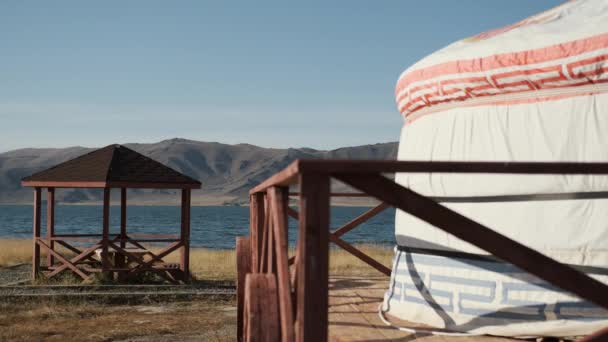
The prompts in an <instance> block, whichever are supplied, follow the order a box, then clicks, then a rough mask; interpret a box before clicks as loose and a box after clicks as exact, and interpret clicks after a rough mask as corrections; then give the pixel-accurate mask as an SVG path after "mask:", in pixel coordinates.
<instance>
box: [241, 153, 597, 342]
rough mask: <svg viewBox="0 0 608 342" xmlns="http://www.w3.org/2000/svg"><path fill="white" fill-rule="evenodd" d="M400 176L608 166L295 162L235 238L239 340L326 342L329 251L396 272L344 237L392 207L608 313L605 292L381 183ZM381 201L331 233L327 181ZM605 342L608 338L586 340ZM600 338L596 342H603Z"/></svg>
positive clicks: (265, 192)
mask: <svg viewBox="0 0 608 342" xmlns="http://www.w3.org/2000/svg"><path fill="white" fill-rule="evenodd" d="M389 172H390V173H393V172H425V173H427V172H447V173H511V174H608V163H506V162H505V163H500V162H469V163H462V162H405V161H345V160H298V161H296V162H294V163H292V164H291V165H289V166H288V167H287V168H286V169H284V170H283V171H281V172H279V173H277V174H275V175H274V176H272V177H270V178H269V179H268V180H266V181H264V182H263V183H261V184H260V185H258V186H257V187H255V188H254V189H252V190H251V192H250V235H249V237H242V238H238V239H237V258H238V265H237V267H238V280H237V295H238V339H239V340H242V341H273V340H282V341H293V340H297V341H325V340H327V337H328V336H327V333H328V331H327V327H328V312H327V309H328V268H329V267H328V264H329V263H328V254H329V248H328V246H329V243H330V242H333V243H335V244H336V245H338V246H340V247H342V248H344V249H345V250H347V251H349V252H350V253H352V254H353V255H355V256H356V257H358V258H359V259H361V260H363V261H364V262H366V263H368V264H369V265H370V266H372V267H374V268H375V269H377V270H379V271H380V272H382V273H385V274H390V269H388V268H387V267H386V266H384V265H382V264H380V263H379V262H377V261H376V260H373V259H372V258H371V257H369V256H367V255H366V254H365V253H363V252H361V251H360V250H358V249H357V248H356V247H354V246H352V245H350V244H348V243H347V242H345V241H344V240H342V239H341V236H342V235H343V234H345V233H346V232H348V231H350V230H352V229H353V228H355V227H356V226H358V225H359V224H361V223H362V222H364V221H366V220H368V219H369V218H371V217H373V216H374V215H376V214H378V213H379V212H381V211H382V210H384V209H385V208H387V207H389V206H392V207H395V208H398V209H401V210H403V211H405V212H408V213H409V214H411V215H413V216H416V217H418V218H419V219H421V220H424V221H426V222H428V223H430V224H433V225H434V226H436V227H438V228H439V229H442V230H444V231H446V232H448V233H450V234H452V235H454V236H456V237H458V238H460V239H462V240H464V241H467V242H469V243H471V244H472V245H475V246H477V247H479V248H481V249H484V250H486V251H488V252H490V253H491V254H493V255H494V256H496V257H498V258H500V259H502V260H503V261H505V262H509V263H512V264H514V265H515V266H518V267H519V268H521V269H523V270H525V271H527V272H529V273H531V274H534V275H535V276H537V277H539V278H541V279H543V280H545V281H547V282H549V283H551V284H553V285H555V286H557V287H560V288H562V289H564V290H566V291H569V292H571V293H573V294H575V295H577V296H579V297H580V298H582V299H585V300H588V301H590V302H592V303H595V304H596V305H598V306H600V307H603V308H608V296H607V295H606V294H607V293H608V286H606V285H604V284H602V283H601V282H599V281H597V280H595V279H593V278H591V277H589V276H587V275H586V274H584V273H581V272H579V271H577V270H575V269H573V268H572V267H569V266H567V265H563V264H561V263H559V262H557V261H555V260H553V259H551V258H549V257H547V256H545V255H543V254H541V253H539V252H537V251H535V250H533V249H530V248H528V247H526V246H524V245H522V244H520V243H518V242H516V241H514V240H511V239H510V238H507V237H506V236H504V235H501V234H499V233H497V232H495V231H493V230H491V229H489V228H487V227H485V226H483V225H481V224H479V223H477V222H475V221H473V220H471V219H468V218H467V217H464V216H462V215H460V214H458V213H456V212H454V211H452V210H450V209H448V208H446V207H444V206H442V205H441V204H438V203H437V202H436V201H434V200H433V199H430V198H427V197H425V196H422V195H420V194H418V193H416V192H414V191H412V190H410V189H407V188H405V187H403V186H401V185H399V184H396V183H395V182H394V181H393V180H390V179H388V178H386V177H384V176H383V174H384V173H389ZM332 178H333V179H337V180H339V181H341V182H343V183H346V184H347V185H350V186H352V187H353V188H355V189H357V190H359V191H362V193H360V194H356V195H354V194H334V195H335V196H353V195H354V196H372V197H374V198H376V199H377V200H379V201H380V202H381V204H380V205H378V206H376V207H374V208H372V209H371V210H369V211H368V212H366V213H364V214H363V215H361V216H359V217H357V218H355V219H353V220H352V221H351V222H349V223H347V224H346V225H344V226H343V227H341V228H339V229H337V230H336V231H334V232H330V227H329V215H330V197H331V196H332V194H331V193H330V180H331V179H332ZM295 184H299V189H300V190H299V193H295V194H292V195H295V196H297V197H298V199H299V201H298V207H299V210H298V211H296V210H294V209H291V208H290V207H289V196H290V193H289V188H290V186H293V185H295ZM288 216H291V217H294V218H297V219H298V221H299V222H298V238H297V245H296V253H295V256H294V257H292V258H289V255H288ZM594 338H600V339H601V338H608V331H602V332H598V333H596V334H594V335H592V336H589V337H588V339H594ZM598 340H599V339H598Z"/></svg>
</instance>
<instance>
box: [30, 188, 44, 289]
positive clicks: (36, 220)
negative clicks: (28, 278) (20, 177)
mask: <svg viewBox="0 0 608 342" xmlns="http://www.w3.org/2000/svg"><path fill="white" fill-rule="evenodd" d="M41 195H42V194H41V190H40V188H35V189H34V217H33V220H32V223H33V234H32V235H33V242H34V250H33V253H32V279H33V280H35V279H36V278H37V277H38V274H40V246H39V245H38V243H37V242H36V241H37V240H38V238H40V222H41V216H40V207H41V198H40V196H41Z"/></svg>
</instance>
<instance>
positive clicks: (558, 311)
mask: <svg viewBox="0 0 608 342" xmlns="http://www.w3.org/2000/svg"><path fill="white" fill-rule="evenodd" d="M396 98H397V104H398V108H399V111H400V112H401V114H402V115H403V117H404V119H405V123H404V126H403V128H402V132H401V138H400V145H399V153H398V159H399V160H419V161H420V160H424V161H436V160H442V161H536V162H538V161H563V162H606V161H608V1H606V0H587V1H585V0H581V1H569V2H567V3H565V4H563V5H561V6H559V7H557V8H554V9H552V10H549V11H547V12H544V13H541V14H539V15H536V16H533V17H531V18H528V19H526V20H523V21H521V22H519V23H516V24H514V25H511V26H508V27H504V28H501V29H497V30H493V31H490V32H486V33H482V34H479V35H477V36H474V37H470V38H467V39H464V40H462V41H459V42H456V43H454V44H452V45H449V46H448V47H446V48H444V49H442V50H439V51H438V52H436V53H433V54H431V55H430V56H428V57H426V58H424V59H422V60H421V61H420V62H418V63H416V64H415V65H414V66H412V67H410V68H409V69H407V70H406V71H405V72H403V74H402V75H401V77H400V78H399V80H398V83H397V87H396ZM396 181H397V182H398V183H399V184H401V185H403V186H406V187H408V188H410V189H412V190H414V191H416V192H418V193H421V194H423V195H425V196H431V197H433V198H435V199H436V200H437V201H439V202H440V203H442V204H443V205H445V206H447V207H449V208H451V209H453V210H455V211H457V212H459V213H461V214H463V215H465V216H467V217H469V218H472V219H473V220H475V221H477V222H480V223H482V224H484V225H486V226H487V227H490V228H492V229H494V230H496V231H498V232H500V233H501V234H503V235H506V236H507V237H509V238H512V239H514V240H516V241H518V242H520V243H523V244H525V245H527V246H529V247H531V248H533V249H535V250H537V251H540V252H541V253H544V254H545V255H548V256H550V257H552V258H554V259H556V260H558V261H560V262H563V263H567V264H570V265H573V266H574V267H576V268H578V269H579V270H581V271H584V272H586V273H587V274H589V275H590V276H592V277H594V278H596V279H598V280H600V281H602V282H604V283H608V177H606V176H597V175H595V176H587V175H487V174H485V175H483V174H482V175H478V174H474V175H472V174H460V175H455V174H443V173H432V174H430V173H427V174H410V173H403V174H398V175H397V176H396ZM395 225H396V228H395V233H396V240H397V244H398V246H397V247H396V250H395V257H394V262H393V270H392V271H393V272H392V277H391V283H390V288H389V290H388V291H387V292H386V295H385V300H384V303H383V306H382V313H383V314H384V315H385V316H386V317H389V318H390V317H393V318H398V319H400V320H405V321H410V322H417V323H423V324H426V325H429V326H432V327H437V328H446V329H449V330H451V331H460V332H469V333H487V334H495V335H507V336H537V335H550V336H573V335H581V334H587V333H590V332H592V331H594V330H596V329H598V328H600V327H602V326H606V325H608V312H607V311H605V310H603V309H600V308H598V307H596V306H594V305H592V304H591V303H589V302H585V301H583V300H581V299H579V298H577V297H575V296H573V295H570V294H569V293H566V292H563V291H562V290H560V289H558V288H556V287H555V286H552V285H550V284H548V283H546V282H544V281H541V280H540V279H538V278H536V277H534V276H532V275H530V274H528V273H526V272H525V271H522V270H520V269H518V268H517V267H515V266H513V265H510V264H505V263H503V262H501V261H499V260H497V259H495V258H493V257H492V256H490V255H488V254H487V253H486V252H485V251H483V250H480V249H478V248H476V247H474V246H472V245H470V244H468V243H466V242H464V241H462V240H459V239H457V238H455V237H453V236H451V235H450V234H448V233H445V232H443V231H442V230H439V229H437V228H435V227H433V226H431V225H429V224H427V223H425V222H423V221H421V220H418V219H417V218H415V217H413V216H411V215H409V214H407V213H405V212H401V211H397V214H396V224H395ZM606 295H608V294H606Z"/></svg>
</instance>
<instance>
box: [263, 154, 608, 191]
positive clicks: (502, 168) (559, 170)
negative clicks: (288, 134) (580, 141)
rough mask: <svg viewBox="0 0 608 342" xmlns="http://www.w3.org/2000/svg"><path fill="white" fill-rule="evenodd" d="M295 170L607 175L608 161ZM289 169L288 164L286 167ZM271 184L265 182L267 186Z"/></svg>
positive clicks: (320, 165)
mask: <svg viewBox="0 0 608 342" xmlns="http://www.w3.org/2000/svg"><path fill="white" fill-rule="evenodd" d="M294 163H297V170H296V171H297V172H300V173H306V172H326V173H330V174H332V175H333V174H373V173H376V174H379V173H394V172H421V173H429V172H433V173H437V172H449V173H510V174H595V175H597V174H604V175H605V174H608V163H564V162H557V163H556V162H454V161H397V160H340V159H332V160H329V159H325V160H323V159H304V160H298V161H296V162H294ZM288 168H289V167H288ZM270 185H272V184H269V185H268V186H270Z"/></svg>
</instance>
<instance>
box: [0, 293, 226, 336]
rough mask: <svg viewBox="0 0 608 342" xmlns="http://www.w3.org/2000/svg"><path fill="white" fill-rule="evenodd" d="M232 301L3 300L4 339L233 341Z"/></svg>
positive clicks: (0, 321) (1, 333) (0, 306)
mask: <svg viewBox="0 0 608 342" xmlns="http://www.w3.org/2000/svg"><path fill="white" fill-rule="evenodd" d="M233 340H236V304H235V302H234V301H232V300H226V301H217V300H213V301H205V300H197V301H192V302H177V303H166V304H150V305H136V306H130V305H107V304H92V303H80V304H75V303H69V304H67V303H53V302H52V301H48V302H38V303H31V302H27V303H24V304H23V305H15V304H14V303H13V304H0V341H62V342H64V341H124V342H126V341H133V342H136V341H137V342H144V341H146V342H147V341H233Z"/></svg>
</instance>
